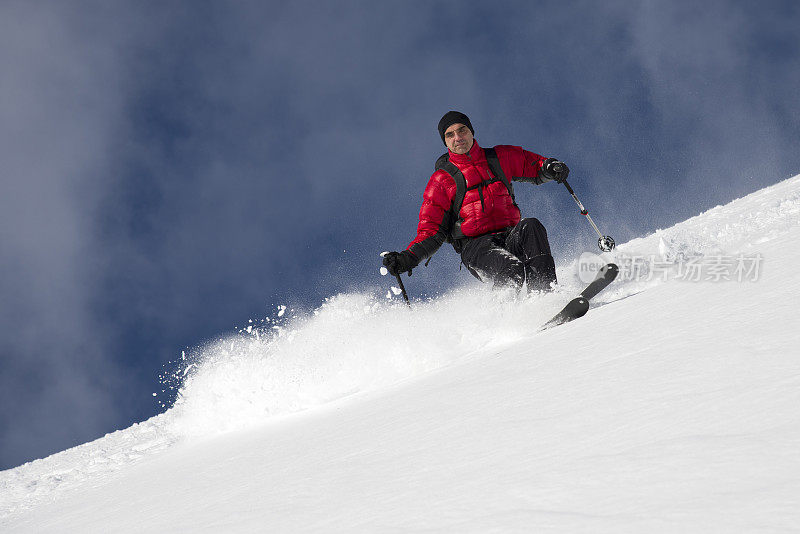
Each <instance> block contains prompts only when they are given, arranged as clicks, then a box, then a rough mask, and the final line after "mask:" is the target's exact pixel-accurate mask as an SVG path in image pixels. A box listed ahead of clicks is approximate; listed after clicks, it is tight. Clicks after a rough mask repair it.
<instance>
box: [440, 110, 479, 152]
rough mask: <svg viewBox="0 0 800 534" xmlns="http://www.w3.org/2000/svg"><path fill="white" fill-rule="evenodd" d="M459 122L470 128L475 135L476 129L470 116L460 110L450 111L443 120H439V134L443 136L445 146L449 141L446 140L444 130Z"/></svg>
mask: <svg viewBox="0 0 800 534" xmlns="http://www.w3.org/2000/svg"><path fill="white" fill-rule="evenodd" d="M459 123H460V124H463V125H464V126H466V127H467V128H469V131H470V132H472V135H475V130H473V129H472V123H471V122H469V117H467V116H466V115H464V114H463V113H461V112H460V111H448V112H447V113H445V114H444V117H442V120H440V121H439V136H440V137H441V138H442V143H444V145H445V146H447V143H445V142H444V132H445V131H446V130H447V129H448V128H450V127H451V126H452V125H454V124H459Z"/></svg>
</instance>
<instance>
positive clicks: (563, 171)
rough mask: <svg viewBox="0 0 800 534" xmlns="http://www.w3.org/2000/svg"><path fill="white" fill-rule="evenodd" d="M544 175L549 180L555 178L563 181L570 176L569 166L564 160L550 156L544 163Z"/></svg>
mask: <svg viewBox="0 0 800 534" xmlns="http://www.w3.org/2000/svg"><path fill="white" fill-rule="evenodd" d="M541 173H542V176H544V177H545V178H547V179H548V180H555V181H556V182H558V183H563V182H564V180H566V179H567V176H569V167H567V164H566V163H564V162H563V161H558V160H557V159H555V158H548V159H546V160H544V163H542V171H541Z"/></svg>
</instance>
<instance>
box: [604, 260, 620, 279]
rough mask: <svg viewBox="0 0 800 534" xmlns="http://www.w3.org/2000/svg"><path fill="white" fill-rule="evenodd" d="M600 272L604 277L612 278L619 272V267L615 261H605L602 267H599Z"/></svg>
mask: <svg viewBox="0 0 800 534" xmlns="http://www.w3.org/2000/svg"><path fill="white" fill-rule="evenodd" d="M600 272H601V274H602V275H603V276H604V277H605V278H610V279H612V280H613V279H614V278H616V277H617V275H618V274H619V267H618V266H617V264H616V263H607V264H605V265H603V267H602V269H600Z"/></svg>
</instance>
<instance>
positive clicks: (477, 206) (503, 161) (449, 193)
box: [383, 111, 569, 292]
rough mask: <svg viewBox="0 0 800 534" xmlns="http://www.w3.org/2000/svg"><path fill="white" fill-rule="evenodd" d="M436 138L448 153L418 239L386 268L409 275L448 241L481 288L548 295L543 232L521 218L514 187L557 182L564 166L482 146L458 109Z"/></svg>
mask: <svg viewBox="0 0 800 534" xmlns="http://www.w3.org/2000/svg"><path fill="white" fill-rule="evenodd" d="M439 135H440V136H441V138H442V142H443V143H444V144H445V146H446V147H447V149H448V151H447V153H446V154H443V155H442V156H441V157H440V158H439V160H438V161H437V162H436V170H435V171H434V173H433V175H432V176H431V178H430V180H429V181H428V185H427V186H426V187H425V192H424V193H423V195H422V198H423V201H422V208H420V211H419V225H418V227H417V237H416V238H415V239H414V240H413V241H412V242H411V243H410V244H409V246H408V248H407V249H406V250H404V251H402V252H388V253H386V254H385V255H384V257H383V264H384V265H385V266H386V268H387V270H388V271H389V272H390V273H391V274H392V275H397V274H400V273H404V272H408V273H409V274H411V270H412V269H413V268H414V267H416V266H417V265H419V263H420V262H422V261H424V260H425V259H427V258H429V257H430V256H432V255H433V254H434V252H436V251H437V250H438V249H439V247H440V246H442V243H444V242H445V241H447V242H450V243H452V245H453V248H454V249H455V250H456V252H457V253H459V254H461V261H462V263H463V264H464V265H465V266H466V267H467V270H469V272H470V273H472V274H473V275H474V276H475V277H476V278H478V279H479V280H481V281H483V282H492V283H493V284H494V287H511V288H514V289H515V290H516V291H517V292H519V291H520V290H521V289H522V287H523V284H525V282H527V284H526V287H527V290H528V292H531V291H549V290H550V289H552V286H553V284H555V283H556V269H555V263H554V261H553V256H552V254H551V252H550V244H549V243H548V241H547V231H546V230H545V228H544V226H543V225H542V223H541V222H539V220H538V219H535V218H527V219H521V215H520V209H519V206H517V203H516V202H515V200H514V190H513V187H512V185H511V181H512V180H513V181H518V182H531V183H534V184H536V185H541V184H543V183H545V182H549V181H552V180H555V181H556V182H559V183H561V182H563V181H564V180H566V178H567V175H568V174H569V168H568V167H567V166H566V165H565V164H564V163H563V162H561V161H558V160H557V159H555V158H544V157H543V156H540V155H538V154H534V153H533V152H529V151H527V150H523V149H522V148H521V147H518V146H510V145H498V146H495V147H494V148H491V149H484V148H481V147H480V145H478V142H477V141H476V140H475V137H474V135H475V130H474V129H473V127H472V123H471V122H470V120H469V118H468V117H467V116H466V115H464V114H463V113H461V112H458V111H449V112H447V113H446V114H445V115H444V116H443V117H442V119H441V120H440V121H439Z"/></svg>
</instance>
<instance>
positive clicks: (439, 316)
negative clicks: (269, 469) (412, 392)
mask: <svg viewBox="0 0 800 534" xmlns="http://www.w3.org/2000/svg"><path fill="white" fill-rule="evenodd" d="M560 302H561V299H560V298H559V297H558V296H557V295H552V296H548V297H535V298H530V299H524V300H522V301H517V300H516V299H515V298H513V296H512V295H511V294H499V295H498V294H497V293H494V292H491V291H489V290H488V289H486V288H484V287H470V288H469V289H466V288H464V289H460V290H457V291H454V292H452V293H450V294H448V295H446V296H444V297H442V298H439V299H436V300H431V301H422V302H414V304H413V311H412V310H409V308H408V307H407V306H406V305H405V304H403V303H402V302H401V301H400V300H399V299H394V300H391V301H387V300H386V299H384V298H382V297H378V296H375V295H374V294H367V293H362V294H341V295H338V296H335V297H333V298H330V299H328V300H327V301H326V302H325V303H324V304H323V305H322V306H321V307H320V308H319V309H317V310H315V311H314V312H313V313H311V314H308V315H307V316H292V317H289V318H288V320H287V321H285V322H284V324H282V325H272V326H270V325H269V324H267V325H266V326H262V327H258V328H248V329H244V330H242V331H241V332H240V333H238V334H236V335H232V336H230V337H226V338H222V339H219V340H218V341H216V342H212V343H209V344H207V345H206V346H204V347H202V348H201V349H199V350H198V351H197V353H196V354H194V355H193V356H191V357H190V358H189V360H187V362H189V363H188V364H187V365H186V366H185V367H184V368H186V369H189V371H188V372H186V373H185V375H186V376H185V379H184V380H183V383H182V385H181V387H180V391H179V393H178V399H177V401H176V403H175V406H174V408H173V410H172V412H173V414H172V415H173V416H174V422H173V423H172V425H173V429H174V431H175V432H176V434H177V435H179V436H188V437H196V436H202V435H209V434H215V433H218V432H224V431H229V430H236V429H242V428H247V427H251V426H254V425H258V424H261V423H263V422H264V421H266V420H267V419H269V418H270V417H275V416H280V415H284V414H288V413H292V412H298V411H301V410H305V409H308V408H312V407H315V406H319V405H322V404H325V403H329V402H331V401H334V400H337V399H342V398H344V397H347V396H350V395H354V394H357V393H363V392H368V391H373V390H376V389H380V388H385V387H387V386H391V385H392V384H396V383H398V382H400V381H403V380H406V379H409V378H412V377H415V376H419V375H422V374H425V373H428V372H430V371H432V370H435V369H439V368H441V367H444V366H447V365H450V364H453V363H455V362H457V361H459V360H462V359H464V358H468V357H469V355H470V354H473V353H477V352H485V351H486V350H491V349H492V348H493V347H498V348H499V347H502V346H504V345H506V344H508V343H513V342H514V341H516V340H518V339H520V338H521V337H523V336H526V335H530V332H531V328H532V327H533V326H534V325H536V324H538V323H539V322H543V321H544V320H545V319H546V316H547V314H548V313H551V312H553V311H554V310H555V309H556V307H557V306H558V305H559V303H560ZM543 303H546V305H543ZM176 374H177V375H179V376H180V375H183V374H184V373H183V372H182V371H178V372H177V373H176Z"/></svg>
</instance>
